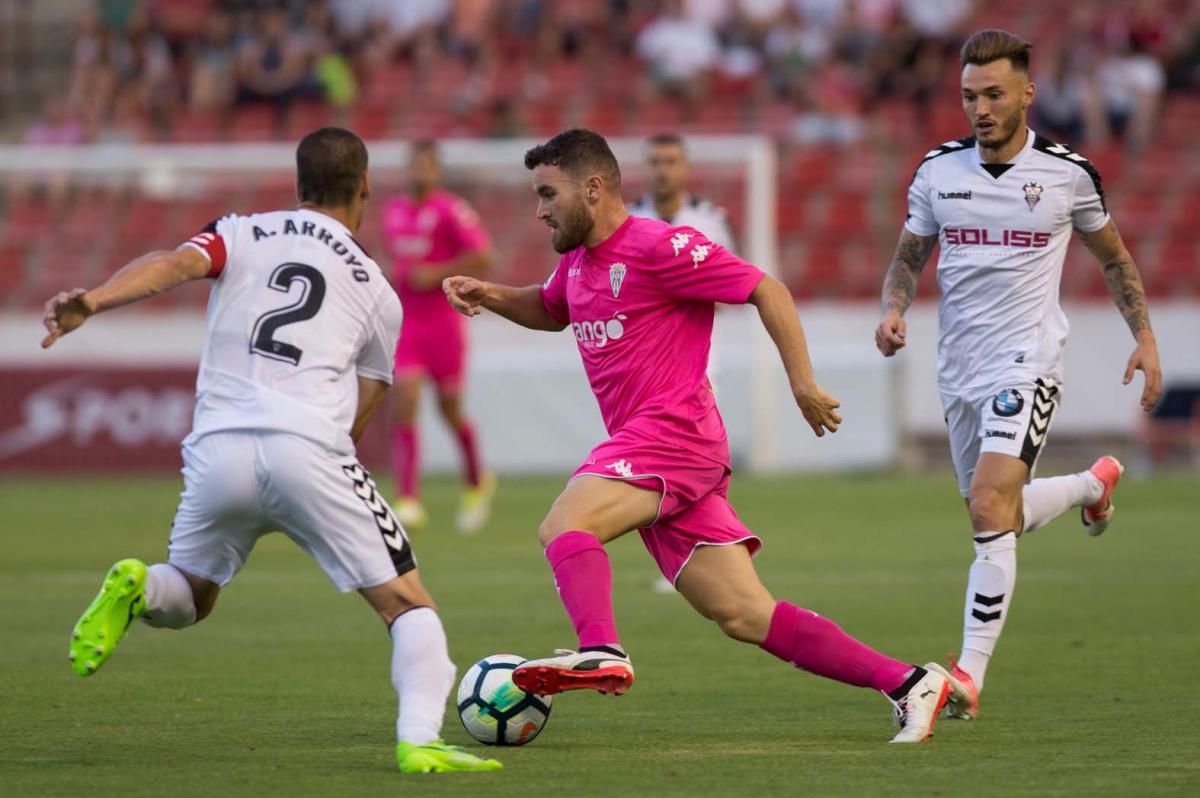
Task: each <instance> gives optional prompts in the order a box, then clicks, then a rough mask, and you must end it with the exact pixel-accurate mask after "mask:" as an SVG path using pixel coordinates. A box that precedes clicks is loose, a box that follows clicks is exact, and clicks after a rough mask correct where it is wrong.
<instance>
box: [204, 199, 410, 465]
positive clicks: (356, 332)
mask: <svg viewBox="0 0 1200 798" xmlns="http://www.w3.org/2000/svg"><path fill="white" fill-rule="evenodd" d="M183 246H189V247H193V248H195V249H197V250H199V251H200V252H203V253H204V254H205V255H206V256H207V257H208V258H209V260H210V262H211V263H212V270H211V272H210V273H209V276H210V277H212V278H214V283H213V288H212V296H211V297H210V299H209V303H208V321H207V337H206V341H205V345H204V354H203V356H202V357H201V361H200V373H199V375H198V377H197V380H196V412H195V417H194V420H193V427H192V435H191V436H189V439H190V438H194V437H197V436H200V435H205V434H208V433H210V432H217V431H220V430H231V429H241V430H248V429H249V430H271V431H279V432H289V433H292V434H295V435H300V436H303V437H305V438H309V439H311V440H315V441H317V442H318V443H320V444H322V445H324V446H326V447H328V448H329V449H331V450H332V451H334V452H338V453H349V452H352V451H353V450H354V446H353V443H352V441H351V440H350V427H351V425H352V424H353V422H354V414H355V412H356V410H357V405H358V377H360V376H361V377H365V378H368V379H374V380H379V381H382V382H387V383H390V382H391V381H392V369H393V362H394V361H393V355H394V352H395V348H396V339H397V338H398V336H399V332H400V321H401V309H400V300H399V299H398V298H397V297H396V293H395V291H394V290H393V289H392V287H391V285H390V284H389V282H388V281H387V279H386V278H385V277H384V275H383V273H382V271H381V270H380V268H379V266H378V265H377V264H376V263H375V261H373V260H372V259H371V258H370V256H369V255H367V253H366V252H364V251H363V249H362V248H361V247H360V246H359V245H358V244H357V242H355V240H354V238H353V236H352V235H351V233H350V231H349V230H348V229H346V227H345V226H344V225H342V224H341V222H339V221H337V220H336V219H334V218H332V217H330V216H327V215H325V214H323V213H320V212H318V211H314V210H308V209H298V210H292V211H272V212H270V213H260V214H254V215H252V216H236V215H234V216H226V217H223V218H221V219H219V220H217V221H215V222H213V223H211V224H210V225H208V226H207V227H206V228H205V229H204V230H203V231H202V232H201V233H199V234H197V235H196V236H194V237H193V238H191V239H190V240H189V241H187V242H185V244H184V245H183Z"/></svg>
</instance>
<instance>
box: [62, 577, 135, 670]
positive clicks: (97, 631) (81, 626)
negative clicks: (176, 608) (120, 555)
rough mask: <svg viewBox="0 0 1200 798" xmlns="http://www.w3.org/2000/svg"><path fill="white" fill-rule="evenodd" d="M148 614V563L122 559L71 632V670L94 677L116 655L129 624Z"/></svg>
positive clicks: (105, 579)
mask: <svg viewBox="0 0 1200 798" xmlns="http://www.w3.org/2000/svg"><path fill="white" fill-rule="evenodd" d="M145 611H146V563H144V562H142V561H141V560H121V561H120V562H118V563H116V564H114V565H113V567H112V568H110V569H109V570H108V573H107V574H106V575H105V577H104V584H103V585H101V586H100V592H99V593H98V594H97V595H96V598H95V599H93V600H92V603H91V604H90V605H89V606H88V608H87V610H85V611H84V613H83V615H81V616H79V620H78V621H76V623H75V630H74V631H73V632H72V633H71V654H70V658H71V667H72V668H74V669H75V672H76V673H78V674H79V675H80V676H91V675H92V674H93V673H95V672H96V671H98V670H100V666H101V665H103V664H104V662H105V660H107V659H108V658H109V656H111V655H112V653H113V651H114V650H115V649H116V647H117V643H119V642H120V641H121V638H122V637H124V635H125V631H126V630H127V629H128V628H129V624H131V623H133V620H134V619H135V618H139V617H141V615H142V613H143V612H145Z"/></svg>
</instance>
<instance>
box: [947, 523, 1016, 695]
mask: <svg viewBox="0 0 1200 798" xmlns="http://www.w3.org/2000/svg"><path fill="white" fill-rule="evenodd" d="M1016 581H1017V536H1016V535H1015V534H1014V533H1013V531H1012V530H1009V531H1007V532H977V533H976V534H975V562H973V563H971V570H970V571H969V572H968V576H967V600H966V607H965V609H964V610H963V644H962V656H961V657H960V658H959V662H958V664H959V665H960V666H961V667H962V669H963V670H965V671H966V672H967V673H969V674H971V678H973V679H974V680H975V686H976V687H978V688H979V689H981V690H982V689H983V677H984V674H985V673H986V671H987V665H988V659H989V658H990V657H991V656H992V651H993V650H994V649H995V648H996V641H997V640H998V639H1000V630H1001V629H1003V628H1004V621H1005V619H1006V618H1007V617H1008V605H1009V603H1010V602H1011V601H1012V593H1013V586H1014V585H1015V584H1016Z"/></svg>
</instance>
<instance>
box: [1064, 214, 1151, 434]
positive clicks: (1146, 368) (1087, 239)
mask: <svg viewBox="0 0 1200 798" xmlns="http://www.w3.org/2000/svg"><path fill="white" fill-rule="evenodd" d="M1079 237H1080V238H1081V239H1082V240H1083V243H1084V244H1085V245H1086V246H1087V248H1088V251H1089V252H1091V253H1092V255H1093V256H1094V257H1095V258H1096V260H1097V261H1099V263H1100V267H1101V268H1102V269H1103V270H1104V282H1105V283H1106V284H1107V285H1108V293H1109V294H1110V295H1112V299H1113V302H1114V303H1115V304H1116V306H1117V309H1118V310H1120V311H1121V315H1122V316H1124V317H1125V323H1126V324H1128V325H1129V331H1130V332H1131V333H1133V338H1134V340H1135V341H1136V342H1137V346H1136V348H1134V350H1133V354H1132V355H1130V356H1129V362H1128V363H1127V364H1126V366H1125V380H1124V382H1125V384H1126V385H1128V384H1129V383H1130V381H1131V380H1133V372H1134V371H1139V370H1140V371H1141V372H1142V373H1143V374H1145V375H1146V384H1145V387H1144V388H1143V389H1142V409H1143V410H1145V411H1146V412H1149V411H1151V410H1153V409H1154V405H1155V403H1157V402H1158V397H1159V394H1161V393H1162V368H1161V367H1160V366H1159V363H1158V343H1157V342H1156V341H1155V339H1154V331H1153V330H1151V329H1150V311H1149V310H1148V309H1147V307H1146V291H1145V289H1143V288H1142V278H1141V276H1140V275H1139V274H1138V270H1137V265H1136V264H1134V262H1133V256H1131V255H1130V254H1129V250H1127V249H1125V242H1124V241H1122V240H1121V234H1120V233H1118V232H1117V226H1116V225H1115V224H1114V223H1113V222H1112V220H1111V219H1110V220H1109V222H1108V224H1106V225H1104V226H1103V227H1101V228H1100V229H1099V230H1095V231H1093V232H1091V233H1085V232H1083V231H1082V230H1081V231H1079Z"/></svg>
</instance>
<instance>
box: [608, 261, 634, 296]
mask: <svg viewBox="0 0 1200 798" xmlns="http://www.w3.org/2000/svg"><path fill="white" fill-rule="evenodd" d="M628 270H629V269H628V267H626V265H625V264H624V263H614V264H613V265H612V266H609V267H608V284H609V286H611V287H612V292H613V299H616V298H617V297H618V296H620V294H621V283H623V282H625V272H627V271H628Z"/></svg>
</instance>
